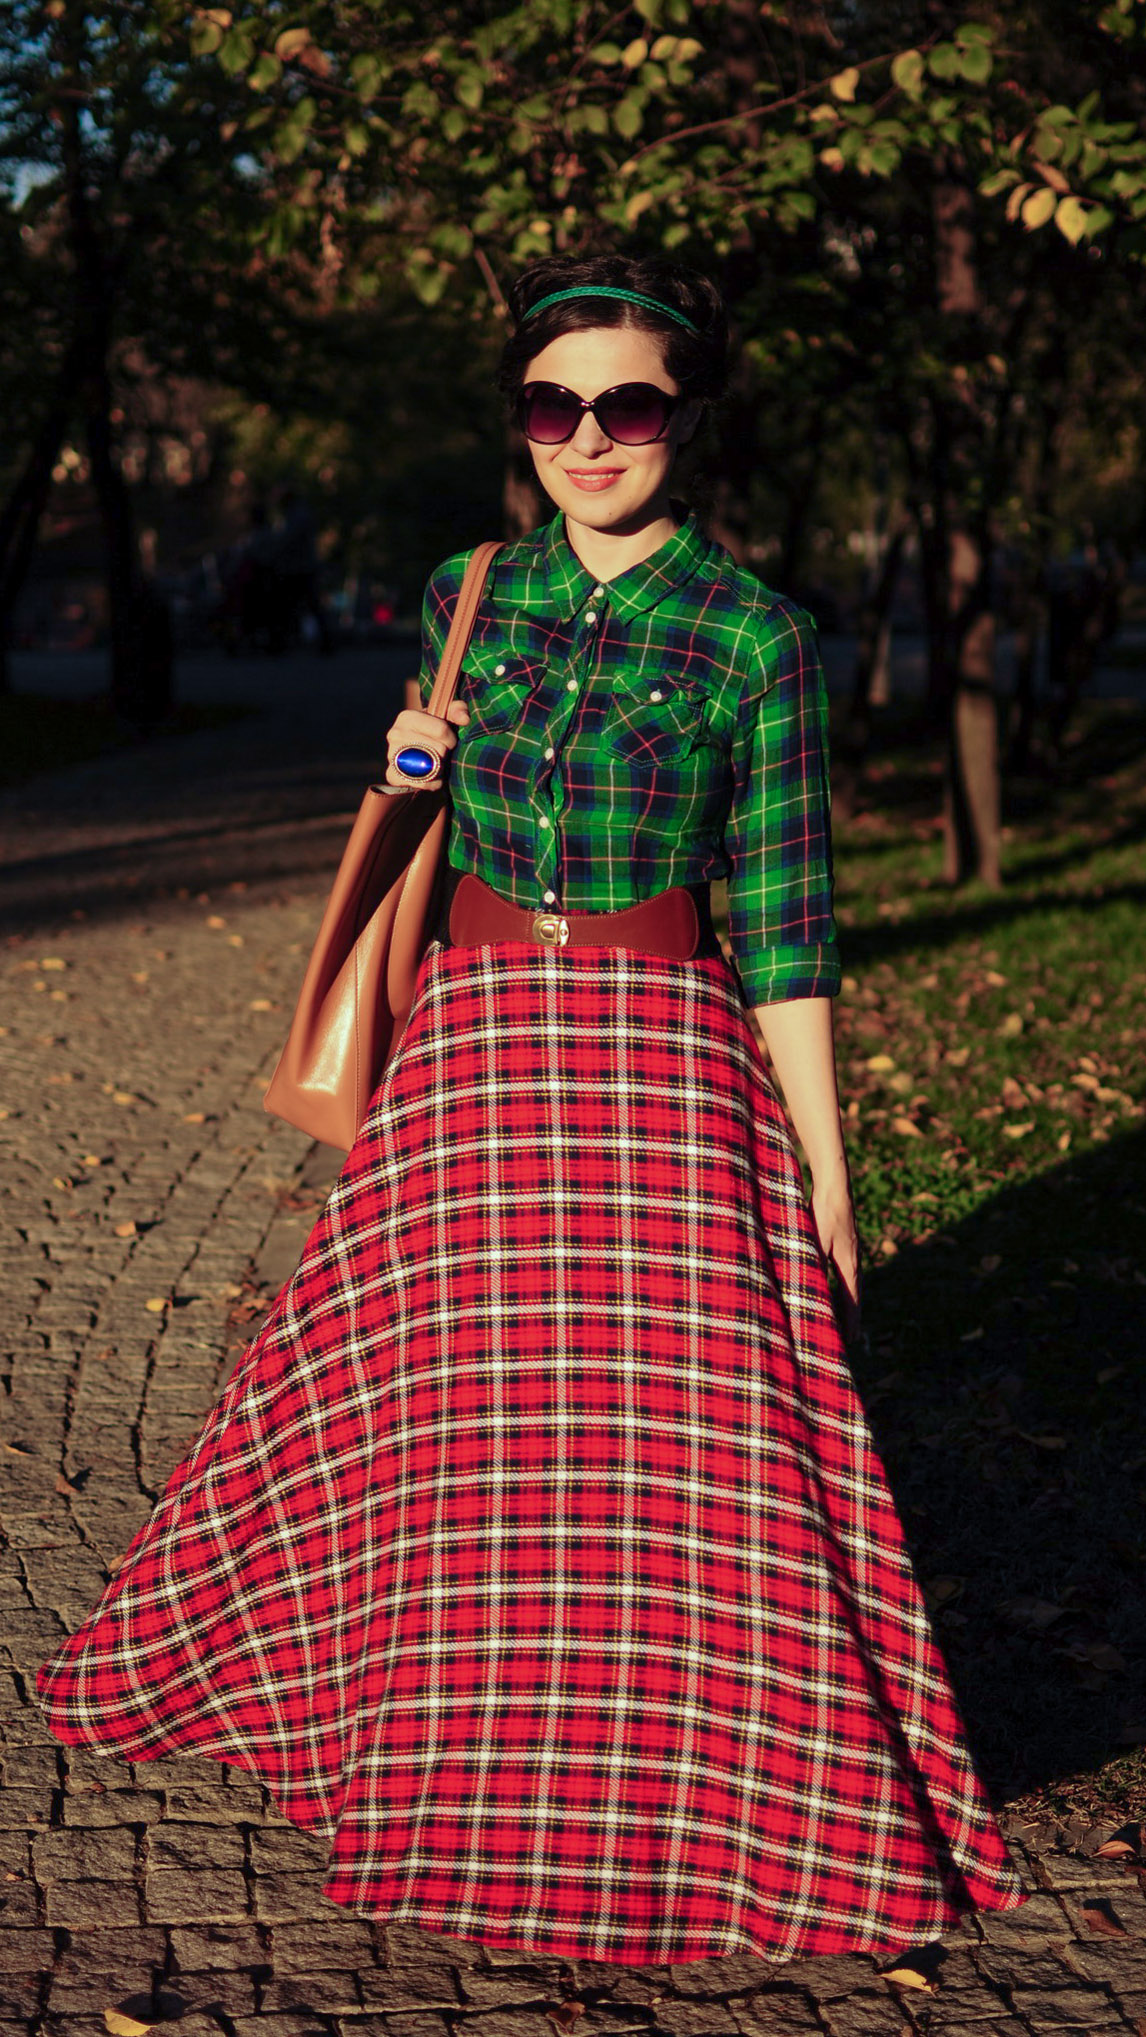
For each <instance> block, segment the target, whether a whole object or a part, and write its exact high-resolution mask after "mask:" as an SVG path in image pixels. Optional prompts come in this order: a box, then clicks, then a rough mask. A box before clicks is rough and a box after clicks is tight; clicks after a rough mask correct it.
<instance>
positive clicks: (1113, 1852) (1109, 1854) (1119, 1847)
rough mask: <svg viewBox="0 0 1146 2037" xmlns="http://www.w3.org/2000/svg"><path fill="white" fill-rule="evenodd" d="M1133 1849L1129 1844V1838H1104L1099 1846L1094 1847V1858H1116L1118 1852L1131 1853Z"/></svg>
mask: <svg viewBox="0 0 1146 2037" xmlns="http://www.w3.org/2000/svg"><path fill="white" fill-rule="evenodd" d="M1134 1851H1135V1848H1134V1847H1133V1846H1132V1845H1131V1844H1130V1841H1129V1839H1104V1840H1103V1842H1102V1845H1101V1846H1096V1847H1095V1849H1094V1858H1095V1860H1116V1859H1117V1858H1118V1856H1119V1855H1120V1854H1123V1853H1133V1852H1134Z"/></svg>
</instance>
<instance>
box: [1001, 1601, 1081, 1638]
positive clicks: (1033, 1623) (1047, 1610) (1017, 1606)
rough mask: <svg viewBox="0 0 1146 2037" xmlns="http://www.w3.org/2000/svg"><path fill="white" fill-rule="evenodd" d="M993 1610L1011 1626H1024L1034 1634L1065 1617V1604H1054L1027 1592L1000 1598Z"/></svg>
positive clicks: (1041, 1631)
mask: <svg viewBox="0 0 1146 2037" xmlns="http://www.w3.org/2000/svg"><path fill="white" fill-rule="evenodd" d="M995 1611H996V1612H997V1613H1001V1614H1002V1616H1003V1618H1004V1619H1005V1620H1008V1621H1009V1622H1010V1624H1011V1625H1012V1626H1014V1627H1025V1628H1027V1629H1028V1630H1029V1631H1030V1632H1031V1633H1034V1634H1041V1633H1043V1632H1044V1631H1045V1629H1046V1628H1047V1627H1053V1626H1054V1624H1055V1621H1056V1620H1062V1619H1065V1618H1066V1608H1065V1606H1056V1605H1055V1604H1053V1602H1052V1601H1051V1600H1050V1599H1045V1598H1033V1597H1032V1596H1031V1595H1030V1594H1029V1593H1027V1592H1019V1593H1018V1594H1016V1596H1015V1597H1014V1598H1001V1599H1000V1600H999V1602H998V1604H997V1605H996V1607H995Z"/></svg>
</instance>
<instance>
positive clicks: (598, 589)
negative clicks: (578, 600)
mask: <svg viewBox="0 0 1146 2037" xmlns="http://www.w3.org/2000/svg"><path fill="white" fill-rule="evenodd" d="M604 592H605V590H604V588H603V587H594V589H593V599H594V601H599V600H600V598H601V596H602V594H603V593H604Z"/></svg>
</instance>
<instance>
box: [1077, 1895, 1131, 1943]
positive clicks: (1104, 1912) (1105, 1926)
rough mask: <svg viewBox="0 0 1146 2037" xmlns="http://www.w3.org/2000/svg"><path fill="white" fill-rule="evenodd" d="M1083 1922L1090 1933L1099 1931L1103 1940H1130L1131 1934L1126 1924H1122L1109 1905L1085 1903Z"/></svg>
mask: <svg viewBox="0 0 1146 2037" xmlns="http://www.w3.org/2000/svg"><path fill="white" fill-rule="evenodd" d="M1081 1910H1082V1920H1083V1923H1084V1924H1085V1925H1086V1927H1087V1929H1088V1930H1090V1931H1097V1932H1098V1933H1099V1935H1100V1937H1103V1938H1128V1937H1129V1935H1130V1933H1129V1932H1128V1931H1127V1929H1126V1926H1125V1924H1120V1923H1119V1921H1118V1918H1117V1917H1116V1916H1115V1913H1114V1911H1113V1909H1112V1908H1111V1906H1110V1904H1109V1903H1083V1904H1082V1905H1081Z"/></svg>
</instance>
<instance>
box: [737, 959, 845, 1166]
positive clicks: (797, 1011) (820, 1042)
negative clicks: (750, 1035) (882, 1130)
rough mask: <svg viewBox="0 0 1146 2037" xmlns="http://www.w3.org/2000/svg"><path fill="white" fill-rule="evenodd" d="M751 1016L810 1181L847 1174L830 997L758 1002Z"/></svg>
mask: <svg viewBox="0 0 1146 2037" xmlns="http://www.w3.org/2000/svg"><path fill="white" fill-rule="evenodd" d="M754 1016H755V1018H756V1020H757V1023H758V1025H759V1027H760V1031H761V1033H762V1034H763V1037H764V1044H765V1046H766V1047H767V1049H768V1054H769V1058H770V1060H771V1062H772V1065H773V1067H774V1069H775V1071H776V1075H777V1079H778V1081H779V1084H780V1088H781V1089H782V1090H783V1093H784V1102H785V1104H786V1105H787V1109H788V1115H789V1117H790V1118H791V1120H792V1124H793V1127H794V1129H795V1133H796V1137H797V1138H798V1139H799V1141H800V1144H801V1146H802V1147H803V1149H804V1152H805V1153H806V1154H807V1157H808V1165H809V1167H810V1168H811V1170H812V1179H813V1181H826V1180H828V1179H829V1178H830V1176H831V1175H832V1174H833V1173H835V1172H837V1171H839V1170H841V1169H842V1170H843V1171H844V1172H845V1173H846V1170H847V1158H846V1155H845V1151H844V1133H843V1126H842V1124H841V1122H840V1100H839V1090H838V1087H837V1083H836V1050H835V1040H834V1037H833V1033H832V1000H831V998H830V997H798V998H790V999H788V1000H787V1001H785V1002H784V1003H780V1004H758V1005H757V1006H756V1008H755V1013H754Z"/></svg>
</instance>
